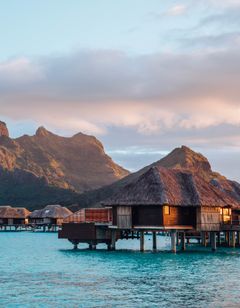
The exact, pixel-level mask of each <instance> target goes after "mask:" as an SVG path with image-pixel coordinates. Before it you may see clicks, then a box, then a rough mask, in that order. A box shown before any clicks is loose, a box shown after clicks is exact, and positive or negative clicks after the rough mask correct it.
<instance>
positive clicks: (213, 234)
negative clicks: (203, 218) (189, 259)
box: [210, 232, 217, 251]
mask: <svg viewBox="0 0 240 308" xmlns="http://www.w3.org/2000/svg"><path fill="white" fill-rule="evenodd" d="M210 238H211V247H212V251H216V249H217V242H216V232H210Z"/></svg>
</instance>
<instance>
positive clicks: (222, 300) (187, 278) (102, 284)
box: [0, 232, 240, 308]
mask: <svg viewBox="0 0 240 308" xmlns="http://www.w3.org/2000/svg"><path fill="white" fill-rule="evenodd" d="M158 245H159V247H161V249H168V248H169V239H168V238H167V237H158ZM85 247H86V246H84V245H82V246H81V245H80V249H79V250H78V251H73V250H72V245H71V244H70V243H69V242H68V241H66V240H58V239H57V234H53V233H52V234H47V233H31V232H19V233H10V232H9V233H8V232H4V233H3V232H1V233H0V307H169V308H170V307H240V249H239V248H236V249H221V250H219V251H218V252H216V253H212V252H210V251H209V252H207V251H206V250H205V251H202V250H198V251H196V248H194V247H192V248H191V249H192V250H195V251H194V252H192V251H191V252H185V253H178V254H176V255H174V254H171V253H169V252H166V251H165V252H159V253H152V252H150V251H147V252H145V253H140V252H138V251H137V249H138V247H139V243H138V241H135V240H134V241H133V240H131V241H130V240H129V241H119V242H118V244H117V248H118V249H119V250H118V251H116V252H108V251H106V250H105V249H104V245H102V246H100V245H99V250H97V251H88V250H86V249H85ZM150 247H151V241H150V237H146V248H150ZM126 249H130V250H126Z"/></svg>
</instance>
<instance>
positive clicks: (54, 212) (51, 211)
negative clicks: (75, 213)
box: [29, 204, 72, 219]
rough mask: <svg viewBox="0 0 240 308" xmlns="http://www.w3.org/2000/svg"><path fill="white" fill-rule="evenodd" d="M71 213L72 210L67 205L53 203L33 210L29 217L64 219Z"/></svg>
mask: <svg viewBox="0 0 240 308" xmlns="http://www.w3.org/2000/svg"><path fill="white" fill-rule="evenodd" d="M71 214H72V212H71V211H70V210H69V209H67V208H66V207H62V206H61V205H58V204H51V205H47V206H46V207H45V208H44V209H41V210H35V211H33V212H32V213H31V214H30V215H29V217H30V218H58V219H61V218H62V219H63V218H65V217H67V216H69V215H71Z"/></svg>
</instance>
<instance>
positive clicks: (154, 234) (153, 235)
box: [152, 231, 157, 251]
mask: <svg viewBox="0 0 240 308" xmlns="http://www.w3.org/2000/svg"><path fill="white" fill-rule="evenodd" d="M152 244H153V251H156V250H157V234H156V231H153V233H152Z"/></svg>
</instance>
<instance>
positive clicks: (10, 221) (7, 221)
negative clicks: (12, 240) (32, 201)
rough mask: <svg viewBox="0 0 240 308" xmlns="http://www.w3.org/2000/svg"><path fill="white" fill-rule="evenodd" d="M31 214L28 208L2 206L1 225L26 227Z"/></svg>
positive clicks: (0, 212) (0, 211)
mask: <svg viewBox="0 0 240 308" xmlns="http://www.w3.org/2000/svg"><path fill="white" fill-rule="evenodd" d="M29 214H30V212H29V211H28V210H27V209H26V208H21V207H11V206H10V205H5V206H0V226H1V225H25V224H27V223H28V216H29Z"/></svg>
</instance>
